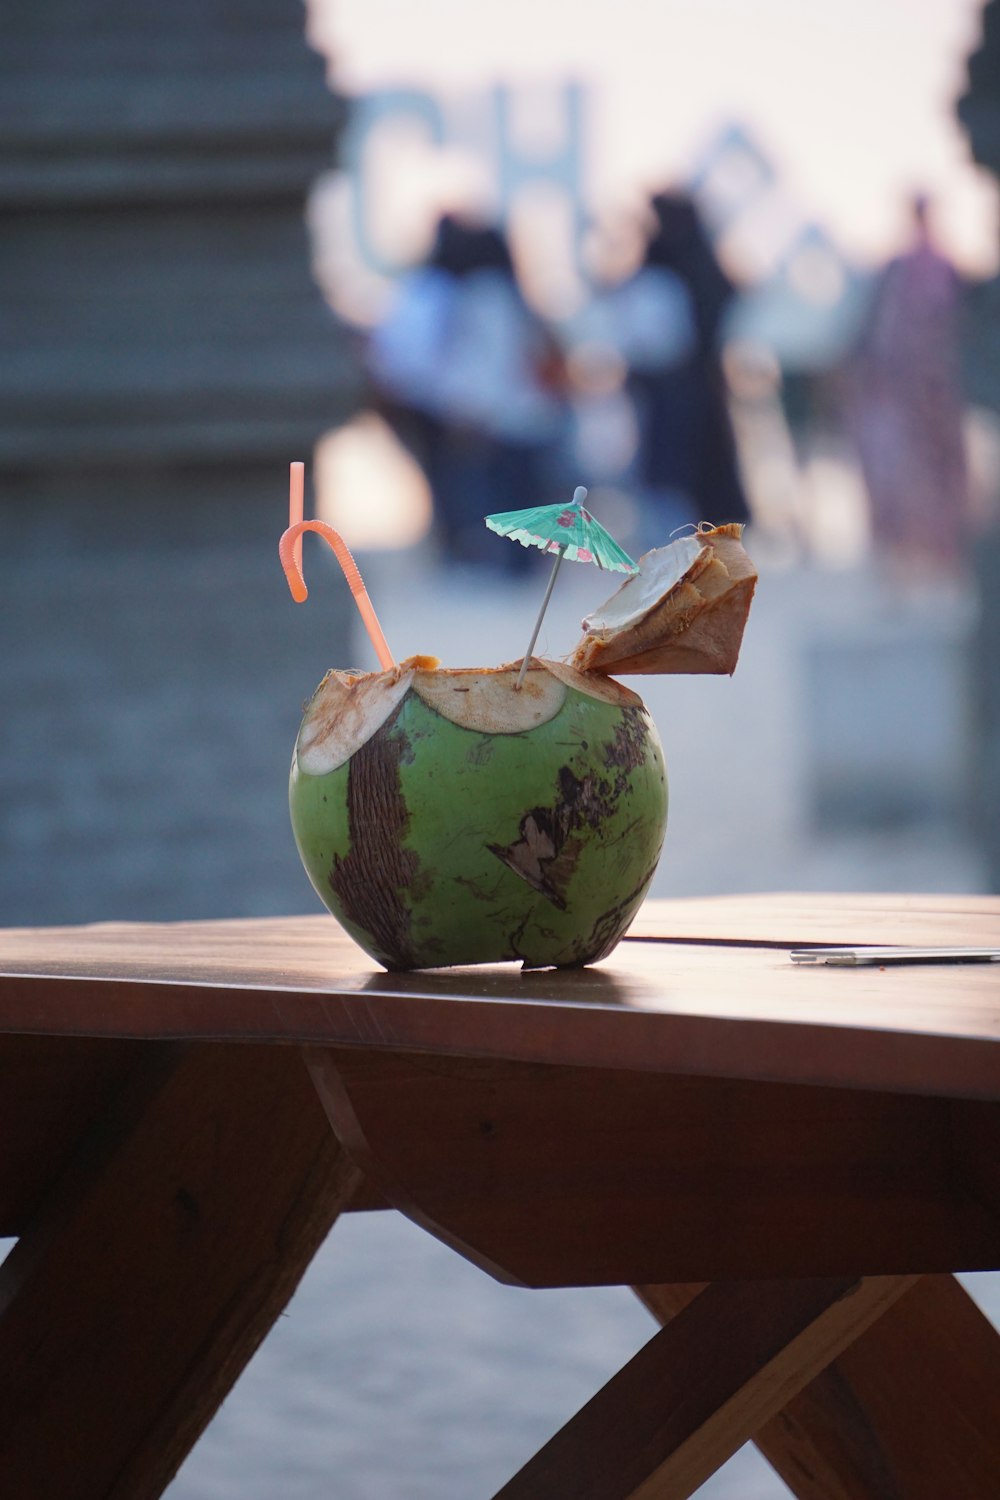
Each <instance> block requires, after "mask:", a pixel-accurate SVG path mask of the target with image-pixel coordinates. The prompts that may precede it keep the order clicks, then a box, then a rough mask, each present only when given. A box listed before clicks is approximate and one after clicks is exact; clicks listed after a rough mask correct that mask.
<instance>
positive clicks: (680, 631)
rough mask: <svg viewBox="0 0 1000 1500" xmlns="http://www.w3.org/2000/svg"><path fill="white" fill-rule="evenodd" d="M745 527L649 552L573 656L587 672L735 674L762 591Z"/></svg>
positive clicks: (588, 625) (588, 626)
mask: <svg viewBox="0 0 1000 1500" xmlns="http://www.w3.org/2000/svg"><path fill="white" fill-rule="evenodd" d="M742 532H743V528H742V526H740V525H738V524H735V523H734V524H732V525H728V526H716V527H703V528H701V529H700V530H699V531H697V532H696V533H695V535H694V536H690V537H682V538H681V539H680V541H678V542H673V543H671V545H670V546H669V547H661V548H659V549H657V550H656V551H654V552H647V553H646V554H645V555H644V556H643V557H642V558H641V559H640V564H639V566H640V572H639V573H638V574H637V575H636V576H635V577H634V578H631V579H629V580H628V582H627V583H624V584H623V585H622V586H621V588H620V589H619V590H618V592H617V593H616V594H614V595H612V597H611V598H610V599H608V600H607V601H606V602H605V603H604V604H602V605H601V607H600V609H598V610H595V611H594V613H593V614H592V615H590V616H589V617H588V618H587V619H586V620H585V621H584V624H583V628H584V634H583V636H582V638H581V640H580V641H578V642H577V645H576V648H575V650H574V651H573V653H572V655H571V656H570V661H571V663H572V665H573V666H574V667H576V668H577V669H578V670H579V671H581V672H595V673H597V672H602V673H611V672H613V673H614V674H615V675H616V676H618V675H619V674H621V675H623V676H629V675H630V674H632V673H640V674H642V673H645V674H649V673H665V672H666V673H673V672H713V673H720V672H732V671H733V670H734V668H735V666H736V661H737V658H738V656H739V651H740V644H741V642H742V639H743V629H744V626H745V625H746V621H747V614H748V612H749V609H750V601H751V600H752V598H753V594H754V588H755V585H756V583H757V569H756V568H755V567H754V565H753V562H752V561H751V559H750V558H749V557H748V556H747V554H746V552H745V551H744V548H743V544H742V541H741V537H742Z"/></svg>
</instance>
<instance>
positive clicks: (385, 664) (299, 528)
mask: <svg viewBox="0 0 1000 1500" xmlns="http://www.w3.org/2000/svg"><path fill="white" fill-rule="evenodd" d="M305 531H315V532H317V533H318V535H320V536H321V537H322V538H323V540H324V541H325V542H327V543H328V544H329V546H330V547H331V548H332V549H333V552H334V555H335V557H336V559H337V561H338V562H339V563H340V566H341V568H342V569H343V573H344V577H345V578H346V579H347V584H348V587H349V588H350V590H351V593H352V594H353V595H354V602H355V604H356V605H357V606H358V611H359V613H360V615H361V618H362V620H363V621H364V624H365V629H366V630H367V631H368V635H369V637H370V639H371V643H372V645H373V646H374V647H375V653H376V655H377V656H378V659H379V662H380V664H381V666H382V669H383V671H385V672H389V671H391V670H392V669H393V668H394V667H395V665H396V662H395V659H394V657H393V654H392V652H391V651H390V650H389V647H388V645H387V643H386V639H385V636H384V635H383V634H382V627H381V625H380V624H379V622H378V617H377V615H376V614H375V610H374V608H373V606H372V602H371V600H370V599H369V597H368V590H367V589H366V588H365V585H364V580H363V579H362V577H361V572H360V569H359V568H358V565H357V563H356V562H355V561H354V558H353V556H352V555H351V549H350V548H349V547H348V545H347V543H346V542H345V541H344V538H343V537H342V536H341V535H340V532H339V531H335V530H334V528H333V527H332V526H330V525H328V523H327V522H326V521H297V522H296V523H295V525H294V526H289V527H288V529H287V530H286V531H285V532H283V533H282V537H281V541H280V542H279V543H278V556H279V557H280V559H281V566H282V567H283V568H284V570H285V577H286V578H287V579H288V587H289V588H290V589H291V592H292V598H293V599H294V600H295V602H296V604H303V603H304V602H305V601H306V599H308V597H309V590H308V589H307V588H306V581H305V578H304V577H303V576H302V568H301V566H300V565H299V561H298V559H297V557H296V555H295V543H296V542H297V541H298V539H299V537H301V535H302V533H303V532H305Z"/></svg>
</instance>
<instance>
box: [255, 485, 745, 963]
mask: <svg viewBox="0 0 1000 1500" xmlns="http://www.w3.org/2000/svg"><path fill="white" fill-rule="evenodd" d="M296 467H298V468H299V471H300V472H299V475H298V486H299V489H298V496H296V473H295V469H296ZM585 494H586V492H585V491H582V490H578V491H577V494H576V496H575V497H574V502H573V504H574V506H576V507H577V509H578V510H582V506H581V504H580V502H579V497H580V496H582V495H585ZM547 509H548V510H550V511H552V512H553V517H554V521H555V524H558V525H559V526H561V527H562V528H563V530H562V531H560V532H559V533H557V539H556V544H555V545H551V546H549V545H546V550H549V551H552V552H554V553H555V565H554V568H553V573H552V577H551V578H550V581H549V587H548V590H547V592H546V596H545V601H544V602H543V606H542V614H544V609H545V603H547V601H548V597H549V595H550V593H551V590H552V583H553V581H554V579H555V572H556V570H557V569H558V566H559V564H560V563H561V562H562V560H563V558H564V556H567V555H569V556H570V557H573V556H574V555H578V560H581V561H600V555H599V554H597V553H596V552H595V551H594V550H592V549H594V548H597V547H600V548H602V549H603V556H604V557H605V558H606V559H610V561H606V562H603V563H602V564H601V565H602V566H608V567H615V568H618V569H619V571H623V572H625V571H627V572H629V573H630V575H633V576H632V577H631V579H630V582H631V583H632V585H633V587H632V591H631V593H630V594H629V595H628V597H627V601H626V603H625V605H624V606H622V605H621V604H619V603H616V601H615V599H614V598H613V599H612V600H609V601H607V604H606V605H605V606H603V607H602V610H601V611H600V612H599V613H598V615H597V616H596V619H597V620H598V621H599V625H600V628H599V630H598V631H597V634H598V635H599V637H600V646H601V649H600V650H599V651H598V652H597V656H598V658H599V660H598V661H597V663H596V665H595V666H594V667H593V668H591V667H590V665H589V663H588V664H587V665H586V666H585V667H584V669H583V670H581V668H580V662H581V659H583V658H586V656H587V654H588V651H592V648H593V646H594V639H592V638H591V637H590V636H588V635H586V634H585V638H584V641H583V642H581V646H580V647H578V648H577V651H576V653H575V654H574V657H573V658H572V661H571V663H567V662H557V661H544V660H541V659H539V658H536V657H534V656H532V655H531V648H532V646H533V645H534V642H535V639H536V637H537V634H538V627H539V625H540V623H541V618H542V614H540V615H539V618H538V622H537V623H536V626H535V631H534V634H533V635H532V638H531V642H530V644H529V648H528V651H527V652H526V654H525V656H524V658H523V659H522V660H521V661H517V662H513V663H510V664H508V665H506V666H502V667H484V668H455V669H449V668H446V667H441V666H440V665H439V664H438V662H437V661H436V660H435V659H434V658H430V657H420V656H414V657H410V658H408V659H407V660H405V661H403V662H402V663H399V664H397V663H396V662H395V660H394V659H393V657H392V655H391V653H390V651H389V648H388V646H387V644H386V642H385V638H384V636H383V635H382V632H381V627H380V626H379V625H378V622H377V619H376V617H375V614H374V610H373V609H372V607H371V602H370V600H369V599H368V596H367V592H366V590H365V589H364V584H363V583H362V581H361V577H360V574H359V572H358V570H357V566H356V564H355V563H354V559H353V558H352V557H351V555H350V553H349V551H348V550H347V548H346V546H345V545H344V543H343V541H342V539H341V538H340V537H339V535H338V534H337V533H336V532H335V531H334V530H333V528H332V527H329V526H327V525H326V524H325V523H324V522H320V521H303V520H302V519H301V514H302V512H301V466H293V484H292V503H291V523H292V524H290V526H289V528H288V530H287V531H286V532H285V534H284V535H283V537H282V540H281V549H280V550H281V560H282V564H283V566H284V568H285V572H286V575H287V577H288V580H289V584H290V586H291V589H292V593H293V596H294V597H295V598H296V599H298V600H302V599H304V598H305V597H306V589H305V584H304V582H303V580H302V575H301V563H300V559H299V556H298V555H297V552H296V550H295V549H296V548H297V547H298V546H300V545H301V535H302V532H303V531H305V530H312V531H316V532H318V533H320V535H322V536H323V537H324V539H325V540H326V541H328V542H329V544H330V545H331V546H332V547H333V549H334V551H335V552H336V554H337V556H338V559H339V560H340V562H341V564H342V566H343V569H344V573H345V576H346V577H347V580H348V583H349V585H350V587H351V590H352V592H353V594H354V597H355V601H356V603H357V605H358V608H359V610H360V612H361V614H362V618H363V619H364V621H365V625H366V628H367V630H368V633H369V636H370V638H371V640H372V643H373V645H374V647H375V650H376V653H377V655H378V657H379V660H380V663H381V666H382V670H381V671H380V672H345V671H337V670H332V671H330V672H328V673H327V675H326V677H324V679H323V681H322V682H321V683H320V684H319V686H318V687H317V689H316V690H315V692H314V694H313V696H312V698H311V699H310V700H309V702H308V703H307V705H306V708H305V713H304V716H303V719H302V723H301V726H300V729H299V732H298V736H297V738H296V742H295V748H294V753H293V757H292V768H291V776H290V781H289V809H290V814H291V822H292V829H293V833H294V837H295V842H296V845H297V848H298V851H299V855H300V857H301V859H302V863H303V866H304V868H305V871H306V874H307V876H308V878H309V880H310V882H311V884H312V886H313V888H314V890H315V891H316V893H317V895H318V896H319V898H320V900H321V901H322V902H323V904H324V905H325V906H326V907H327V908H328V910H329V911H330V912H332V914H333V915H334V916H335V917H336V918H337V919H338V921H339V922H340V923H341V925H342V926H343V927H344V928H345V929H346V931H347V932H348V933H349V934H350V936H351V937H352V938H354V939H355V941H356V942H357V943H358V944H359V945H360V946H361V947H362V948H363V949H364V950H365V952H366V953H368V954H369V955H370V956H371V957H372V958H374V959H375V960H377V962H379V963H380V964H382V965H383V966H384V967H386V968H387V969H391V970H405V969H419V968H431V967H439V966H450V965H458V964H478V963H495V962H500V961H505V960H518V961H520V962H521V963H522V964H523V965H524V966H525V967H528V968H538V967H543V966H552V967H557V968H558V967H575V966H579V965H582V964H588V963H593V962H595V961H597V960H598V959H601V958H603V957H605V956H606V955H607V954H609V953H610V952H611V951H612V949H613V948H614V947H615V945H616V944H617V943H618V942H619V940H620V939H621V938H622V937H623V936H624V934H625V932H626V931H627V929H628V927H629V925H630V923H631V921H632V919H633V917H634V916H635V913H636V911H637V910H638V908H639V906H640V904H641V902H642V900H643V898H644V897H645V895H646V893H647V891H648V890H649V887H650V884H651V882H652V879H653V876H654V874H655V871H656V867H657V862H658V860H659V856H660V851H661V848H662V845H663V839H664V833H665V829H666V819H667V778H666V770H665V767H664V758H663V751H662V748H661V745H660V740H659V736H658V734H657V731H656V726H655V725H654V723H653V721H652V719H651V717H650V715H649V713H648V711H647V709H646V707H645V705H644V703H643V702H642V699H641V698H640V697H639V695H638V694H637V693H635V692H633V691H632V690H631V689H630V688H627V687H625V686H624V685H623V684H621V683H619V682H617V681H615V680H614V679H613V678H611V677H610V676H609V675H608V667H607V666H606V662H610V661H611V660H612V659H614V658H615V647H614V640H615V636H616V632H617V631H618V630H619V629H621V628H622V626H621V622H622V621H623V622H624V629H625V632H626V636H627V638H626V641H625V645H624V646H623V647H622V649H623V651H624V652H625V654H626V656H629V657H634V656H636V654H637V653H638V654H639V656H640V657H641V653H642V651H643V650H645V649H647V647H648V645H649V637H650V626H649V624H648V622H647V623H646V624H645V625H643V621H645V620H646V616H647V614H648V613H650V612H653V613H654V614H655V612H656V611H657V610H658V611H659V614H658V615H656V619H660V618H666V619H673V624H672V625H671V626H670V628H671V629H674V630H676V628H677V624H676V618H675V617H674V614H672V612H671V610H670V609H669V608H668V609H667V610H666V611H665V612H664V609H663V595H664V578H665V577H666V575H667V574H671V581H670V583H669V588H668V590H667V591H668V592H669V591H670V590H674V589H676V587H677V585H678V584H681V585H683V584H684V581H685V577H686V574H687V573H689V572H690V571H691V566H690V565H689V564H690V559H687V554H686V553H685V555H684V558H680V557H678V560H677V565H676V566H674V567H673V570H672V573H675V574H676V575H677V576H676V577H673V576H672V573H671V568H670V567H668V566H665V564H664V562H663V559H662V558H657V559H656V560H655V566H654V567H652V568H651V570H650V574H649V580H648V584H647V585H645V586H644V585H642V584H641V582H640V585H639V587H638V588H636V586H635V584H636V579H637V578H638V577H641V573H642V569H641V565H637V564H635V563H633V562H632V561H631V559H629V558H628V557H627V556H626V554H624V553H622V552H621V549H620V548H617V544H615V543H614V542H613V541H612V539H611V538H609V537H607V533H604V532H603V531H602V529H601V528H600V527H599V526H597V523H596V522H594V521H593V518H592V517H590V516H589V515H588V514H587V513H586V512H585V511H583V512H582V517H583V519H582V520H581V518H580V516H571V511H572V509H573V507H548V508H547ZM556 513H558V515H556ZM529 514H530V515H532V516H534V515H535V513H533V512H532V513H529V512H516V513H507V516H506V517H503V516H502V517H489V518H487V524H490V525H492V526H493V529H494V530H500V529H501V526H500V524H499V523H500V522H503V521H505V520H507V519H510V518H513V520H516V521H517V522H518V528H517V529H516V530H515V529H509V530H507V531H505V532H504V534H508V535H514V536H515V537H516V539H518V540H521V541H524V538H525V537H526V536H530V537H531V544H532V545H538V544H539V543H538V539H537V537H536V536H535V535H534V533H533V532H531V531H530V530H525V527H524V526H523V525H521V523H522V522H523V521H524V518H525V517H527V516H528V515H529ZM567 518H569V519H567ZM495 523H496V524H495ZM584 524H586V528H587V529H586V534H585V535H584V534H582V533H579V526H580V525H584ZM570 528H577V531H576V532H575V533H574V534H575V535H576V538H577V539H576V540H575V541H574V540H571V537H570V535H569V530H570ZM578 533H579V534H578ZM707 535H708V540H707V541H702V542H699V545H698V547H696V548H695V549H694V554H693V555H692V556H695V555H696V558H697V561H696V562H695V563H694V564H693V566H694V567H695V574H696V576H697V575H698V574H701V573H704V572H705V571H706V568H707V571H708V574H709V575H711V576H712V577H713V579H714V583H713V585H712V587H711V589H710V590H709V591H708V593H709V599H708V600H706V603H710V605H711V608H712V609H713V610H716V609H717V606H718V602H719V599H720V598H721V597H723V596H724V595H725V592H726V590H725V588H724V587H723V586H721V585H720V580H719V579H718V577H716V576H715V575H716V574H717V573H718V569H717V568H714V566H713V565H714V562H715V557H714V554H713V555H712V556H710V557H709V558H707V559H706V558H705V557H704V556H703V555H702V554H703V553H704V551H705V549H706V547H710V546H711V541H712V537H713V536H715V535H716V534H715V533H709V534H707ZM602 538H606V540H607V543H609V544H610V549H613V550H610V549H609V548H607V547H606V545H605V542H604V541H603V540H602ZM584 543H586V545H584ZM661 550H666V551H669V549H661ZM739 550H740V552H742V549H741V548H740V549H739ZM742 555H743V556H744V557H745V554H742ZM685 559H687V560H685ZM622 560H623V561H622ZM729 562H730V565H732V563H733V556H732V555H730V557H729ZM735 571H739V569H736V570H735ZM744 576H745V575H744V574H743V573H740V578H741V580H742V579H743V578H744ZM623 587H624V586H623ZM647 595H648V599H647V598H646V596H647ZM746 602H747V604H748V602H749V601H748V600H747V601H746ZM647 606H648V607H647ZM694 612H695V613H697V610H695V611H694ZM682 615H683V626H682V628H683V629H687V628H689V627H690V624H691V621H692V617H693V616H692V604H691V599H690V598H689V597H688V595H687V594H685V595H684V610H683V611H682ZM744 618H745V612H744ZM637 622H638V623H639V630H638V635H637V634H636V625H637ZM587 628H588V622H585V630H587ZM657 628H658V627H657V626H655V624H654V626H653V634H655V632H656V629H657ZM739 628H740V631H741V630H742V625H740V627H739ZM713 633H714V634H717V633H718V623H717V622H716V625H715V626H714V627H713ZM609 642H610V649H608V647H609ZM631 670H637V671H642V670H644V668H643V666H642V665H641V662H640V665H639V666H633V667H632V668H631ZM650 670H659V669H658V668H656V667H653V668H650ZM678 670H684V668H679V669H678ZM697 670H709V671H711V670H726V668H725V667H712V666H707V667H705V666H702V667H700V668H697ZM729 670H731V668H730V669H729Z"/></svg>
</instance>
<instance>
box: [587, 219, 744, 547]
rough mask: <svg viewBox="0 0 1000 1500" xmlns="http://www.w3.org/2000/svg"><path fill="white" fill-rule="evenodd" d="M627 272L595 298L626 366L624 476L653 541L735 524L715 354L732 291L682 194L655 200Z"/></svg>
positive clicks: (735, 493) (732, 452) (724, 397)
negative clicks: (631, 422)
mask: <svg viewBox="0 0 1000 1500" xmlns="http://www.w3.org/2000/svg"><path fill="white" fill-rule="evenodd" d="M650 208H651V212H652V220H651V227H650V230H649V233H648V238H647V241H646V246H645V250H644V252H643V256H642V260H641V262H640V264H639V266H638V268H637V269H636V271H635V272H634V273H633V274H632V275H631V276H629V277H627V278H626V279H625V280H624V281H622V282H620V283H619V284H618V285H617V286H615V287H613V288H611V289H610V291H609V292H607V293H606V294H604V296H603V298H601V303H602V307H601V311H600V314H599V316H600V319H601V322H602V324H603V333H604V336H605V337H607V338H608V340H609V341H610V343H611V344H612V345H613V346H614V347H615V348H617V350H618V352H619V353H620V355H621V357H622V359H623V360H624V362H625V365H626V375H625V389H626V392H627V393H628V395H629V397H630V399H631V401H632V405H633V408H634V412H635V419H636V430H637V443H638V446H637V454H636V460H635V465H634V475H635V480H636V483H637V485H638V487H639V490H640V493H641V496H642V500H643V504H644V507H645V509H646V511H647V513H648V514H649V516H650V520H651V521H652V520H653V518H654V517H655V529H656V532H657V540H658V541H662V540H665V539H666V536H667V535H668V534H669V532H670V531H671V530H673V529H674V528H676V527H678V526H682V525H685V524H687V523H694V524H697V523H698V522H699V521H702V520H707V521H711V522H713V523H714V524H721V523H723V522H728V521H739V522H745V521H747V520H748V519H749V507H748V505H747V499H746V494H745V492H744V488H743V482H742V479H741V477H740V470H739V461H738V457H737V451H736V442H735V438H734V434H733V427H732V422H731V420H730V415H729V406H728V394H727V390H726V383H725V377H724V373H723V368H722V361H721V357H720V346H721V336H722V325H723V320H724V316H725V313H726V310H727V308H728V306H729V304H730V302H731V300H732V298H733V296H734V295H735V288H734V286H733V284H732V282H731V281H730V280H729V278H728V277H727V276H726V274H725V272H724V271H723V269H722V267H721V266H720V264H719V262H718V260H717V259H716V256H715V252H714V250H713V248H712V245H711V242H710V241H709V238H708V235H707V234H706V232H705V229H704V227H703V225H702V222H701V219H700V217H699V215H698V211H697V208H696V207H695V204H694V202H693V200H692V199H691V198H690V197H689V196H688V195H687V194H685V193H681V192H664V193H658V194H656V196H655V197H654V198H653V199H652V201H651V204H650Z"/></svg>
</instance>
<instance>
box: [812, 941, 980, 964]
mask: <svg viewBox="0 0 1000 1500" xmlns="http://www.w3.org/2000/svg"><path fill="white" fill-rule="evenodd" d="M788 956H789V958H790V959H791V961H792V963H793V964H832V965H836V966H840V967H844V968H848V967H852V966H855V965H857V966H860V965H864V964H868V965H871V964H878V965H882V964H989V963H1000V948H905V947H888V948H877V947H867V946H861V947H857V948H833V947H831V948H792V949H791V950H790V951H789V955H788Z"/></svg>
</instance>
